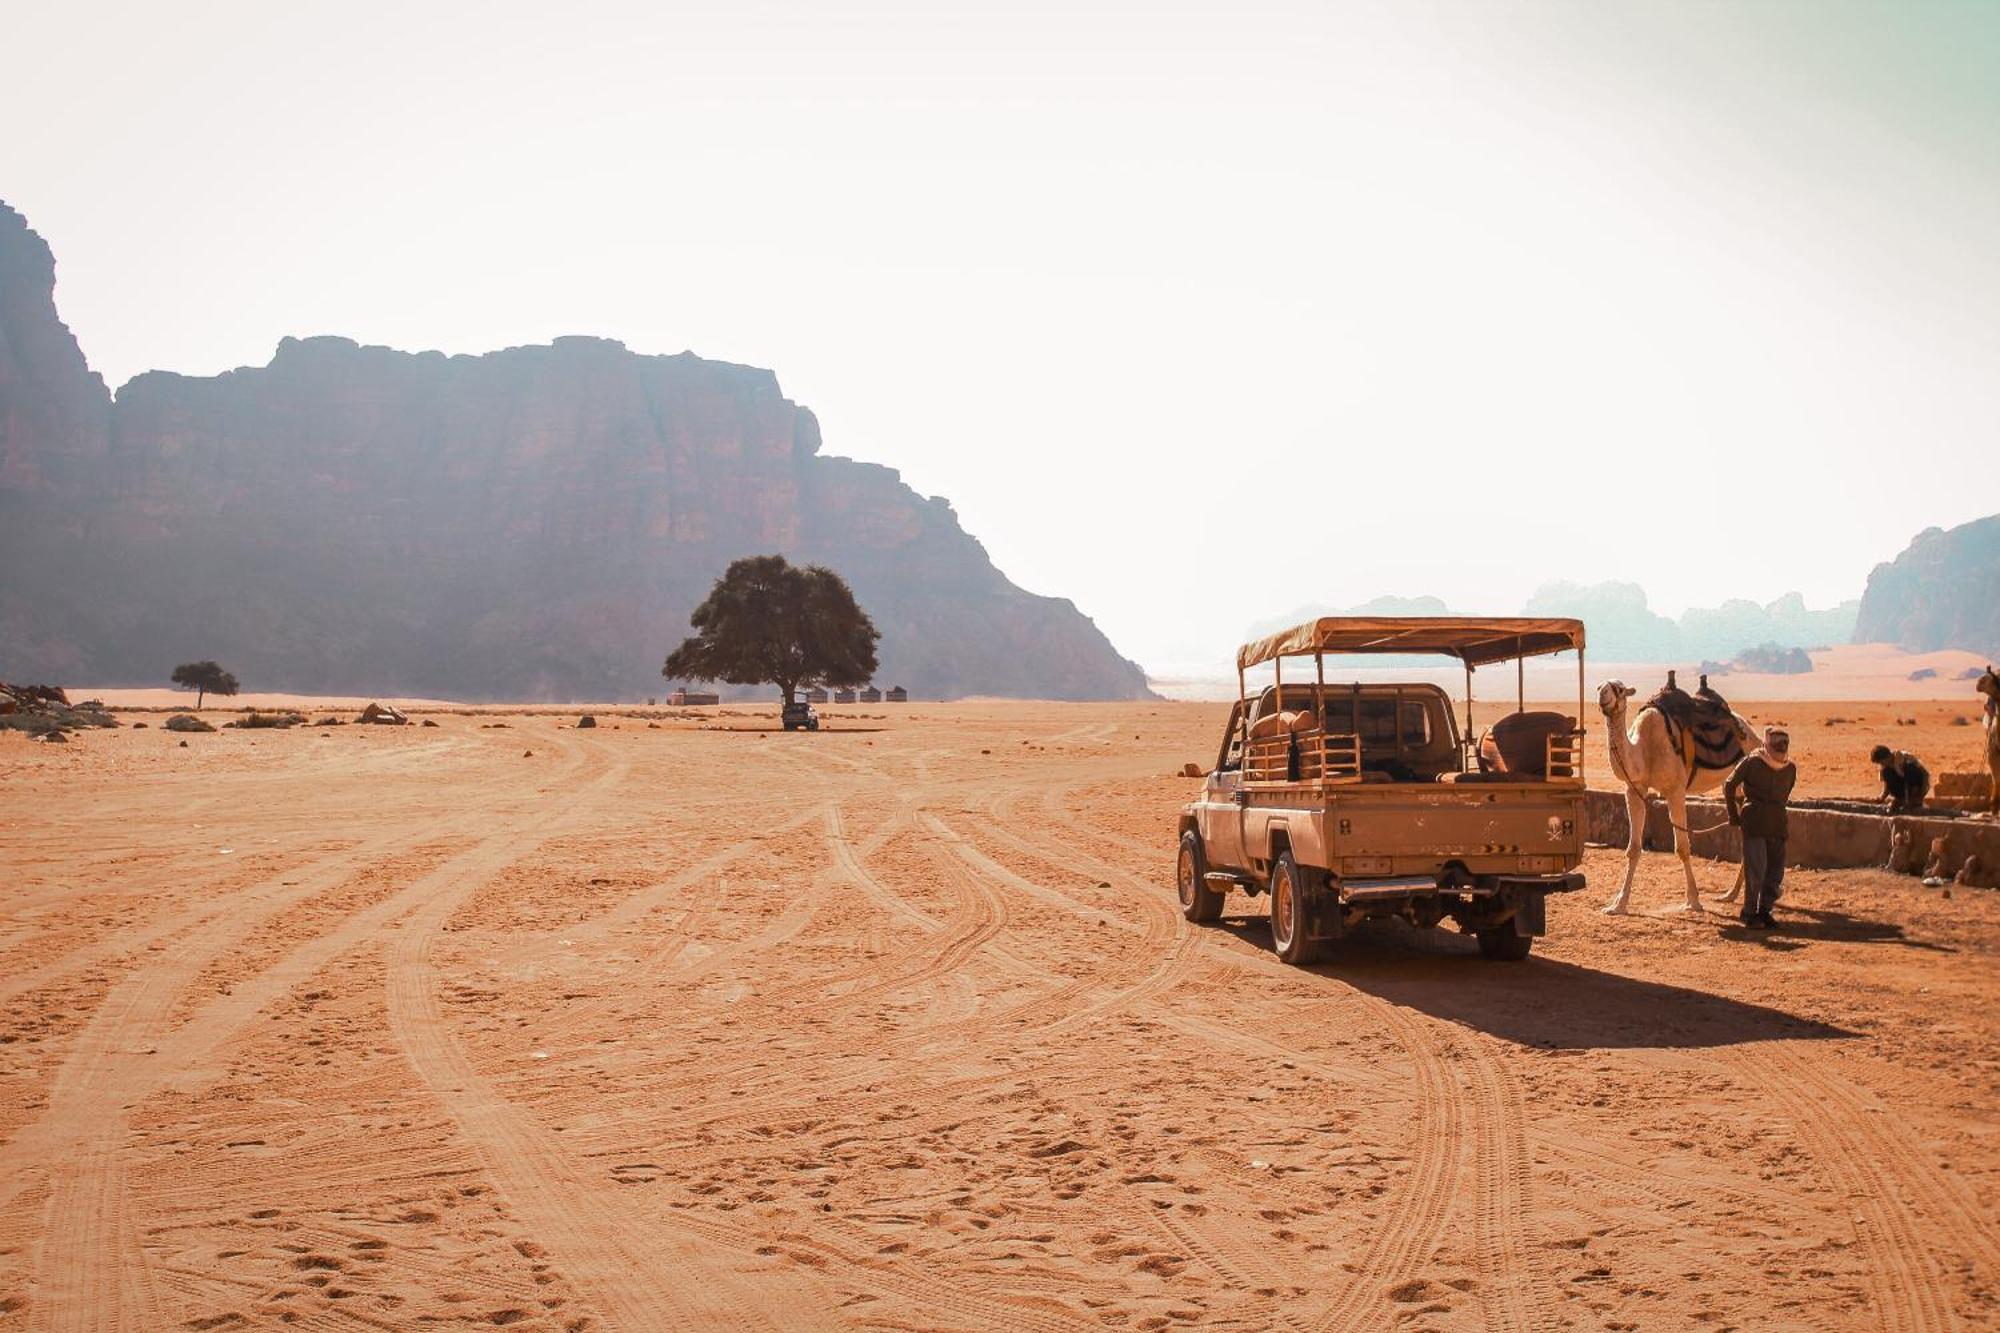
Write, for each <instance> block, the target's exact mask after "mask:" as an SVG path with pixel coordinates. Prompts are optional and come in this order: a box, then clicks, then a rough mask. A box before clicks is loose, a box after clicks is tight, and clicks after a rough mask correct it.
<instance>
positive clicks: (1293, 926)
mask: <svg viewBox="0 0 2000 1333" xmlns="http://www.w3.org/2000/svg"><path fill="white" fill-rule="evenodd" d="M1317 891H1318V889H1317V886H1316V885H1315V884H1313V883H1312V882H1311V880H1310V879H1308V877H1307V875H1306V873H1305V872H1304V871H1302V870H1300V869H1299V863H1298V862H1297V861H1294V860H1293V859H1292V853H1291V849H1290V848H1287V849H1286V850H1284V851H1282V852H1279V853H1278V859H1277V861H1276V862H1274V863H1273V864H1272V866H1271V948H1272V949H1273V950H1274V951H1275V952H1276V953H1277V955H1278V957H1279V959H1280V960H1282V961H1284V962H1287V963H1291V964H1293V965H1294V966H1303V965H1304V964H1306V963H1310V962H1314V961H1316V960H1317V959H1318V958H1319V953H1320V949H1319V943H1318V941H1316V940H1314V939H1312V938H1311V937H1310V929H1309V926H1308V921H1309V919H1310V917H1311V913H1312V908H1313V902H1312V895H1313V894H1314V893H1316V892H1317Z"/></svg>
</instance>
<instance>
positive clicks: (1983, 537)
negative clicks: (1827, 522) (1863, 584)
mask: <svg viewBox="0 0 2000 1333" xmlns="http://www.w3.org/2000/svg"><path fill="white" fill-rule="evenodd" d="M1854 641H1855V642H1856V643H1894V644H1898V645H1900V646H1902V647H1904V648H1908V649H1911V650H1913V651H1916V652H1932V651H1935V650H1937V649H1940V648H1966V649H1970V650H1971V651H1973V652H1975V653H1983V654H1985V655H1986V656H1987V657H1990V658H1995V659H2000V514H1994V515H1992V516H1991V517H1989V518H1980V519H1974V520H1973V521H1972V522H1970V523H1964V524H1961V525H1959V526H1958V527H1955V528H1952V529H1949V530H1946V529H1944V528H1928V529H1926V530H1925V531H1923V532H1920V533H1918V534H1917V537H1916V540H1915V541H1912V542H1911V543H1910V545H1909V547H1908V549H1906V550H1905V551H1904V552H1903V553H1902V554H1901V555H1899V556H1897V557H1896V558H1895V559H1894V560H1892V561H1889V562H1888V563H1887V564H1881V565H1877V566H1875V572H1874V573H1872V574H1870V575H1869V576H1868V591H1867V592H1866V593H1865V594H1864V595H1863V596H1862V598H1861V616H1860V619H1859V620H1858V621H1856V623H1855V627H1854Z"/></svg>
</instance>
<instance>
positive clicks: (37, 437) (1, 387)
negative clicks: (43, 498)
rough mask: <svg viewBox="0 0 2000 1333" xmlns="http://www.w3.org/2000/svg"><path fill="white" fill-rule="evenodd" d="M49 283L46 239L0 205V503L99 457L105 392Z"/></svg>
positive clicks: (107, 410)
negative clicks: (61, 314) (59, 310)
mask: <svg viewBox="0 0 2000 1333" xmlns="http://www.w3.org/2000/svg"><path fill="white" fill-rule="evenodd" d="M55 288H56V261H55V255H54V254H53V253H51V252H50V250H49V246H48V243H47V242H46V241H44V240H43V239H42V238H41V236H40V235H38V234H37V233H35V232H34V231H32V230H30V229H29V227H28V221H27V219H26V218H24V217H22V216H21V215H20V214H19V213H17V212H15V211H14V210H13V209H11V208H9V207H7V205H5V204H0V504H5V503H7V502H8V501H10V500H16V499H25V498H26V497H29V496H34V495H39V494H41V493H43V492H44V491H47V490H50V489H56V488H61V487H63V486H64V485H65V484H67V483H71V482H74V481H76V480H79V479H80V477H79V475H78V474H80V473H86V472H88V471H89V470H90V469H91V468H92V467H93V466H95V465H98V464H100V463H101V462H102V458H103V453H104V444H105V439H106V435H107V431H108V429H109V426H110V417H111V395H110V394H108V393H106V392H105V389H104V381H103V379H102V378H101V377H99V376H98V375H97V374H96V372H94V371H92V370H91V368H90V366H89V365H88V364H87V363H86V362H85V361H84V357H83V351H82V349H81V348H79V347H78V346H77V345H76V338H75V337H74V335H72V334H71V333H70V331H69V328H68V326H67V325H65V324H64V323H63V322H62V320H61V318H60V317H59V316H58V315H57V314H56V303H55ZM5 512H7V511H6V510H4V509H0V513H5Z"/></svg>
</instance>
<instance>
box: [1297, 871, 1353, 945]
mask: <svg viewBox="0 0 2000 1333" xmlns="http://www.w3.org/2000/svg"><path fill="white" fill-rule="evenodd" d="M1306 903H1307V905H1306V938H1307V939H1309V940H1337V939H1339V938H1340V937H1341V936H1342V935H1343V934H1345V933H1346V922H1347V909H1346V908H1344V907H1342V906H1341V905H1340V893H1339V891H1338V890H1337V889H1334V888H1331V887H1329V886H1328V885H1326V884H1324V883H1321V884H1319V885H1316V886H1315V887H1314V889H1313V891H1312V895H1311V896H1310V897H1309V898H1308V899H1307V900H1306Z"/></svg>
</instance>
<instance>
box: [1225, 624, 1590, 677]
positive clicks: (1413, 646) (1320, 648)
mask: <svg viewBox="0 0 2000 1333" xmlns="http://www.w3.org/2000/svg"><path fill="white" fill-rule="evenodd" d="M1570 648H1575V649H1577V650H1579V651H1581V650H1582V648H1583V622H1582V621H1581V620H1568V619H1562V618H1548V619H1545V618H1540V617H1532V616H1490V617H1478V616H1321V617H1320V618H1319V619H1317V620H1308V621H1307V622H1306V623H1305V624H1303V625H1294V626H1292V627H1291V628H1290V629H1288V630H1280V631H1279V632H1278V633H1276V634H1271V635H1267V636H1265V637H1264V638H1261V639H1257V640H1255V641H1253V642H1250V643H1246V644H1244V645H1243V646H1242V647H1241V648H1239V649H1237V650H1236V667H1237V669H1238V670H1239V671H1242V670H1248V669H1249V668H1251V667H1253V666H1256V665H1257V664H1258V663H1259V662H1268V661H1270V660H1271V659H1272V658H1274V657H1295V656H1298V655H1299V654H1302V653H1307V654H1310V653H1440V654H1442V655H1444V656H1446V657H1455V658H1457V659H1458V660H1459V661H1461V662H1464V663H1465V664H1466V665H1467V666H1484V665H1485V664H1486V663H1488V662H1507V661H1512V660H1513V659H1514V658H1516V657H1538V656H1540V655H1541V654H1543V653H1560V652H1563V651H1565V650H1567V649H1570Z"/></svg>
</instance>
